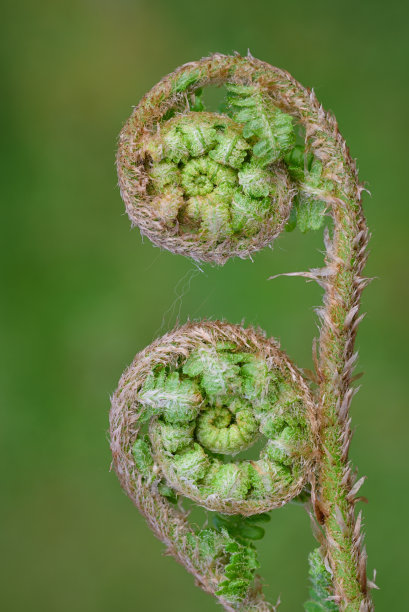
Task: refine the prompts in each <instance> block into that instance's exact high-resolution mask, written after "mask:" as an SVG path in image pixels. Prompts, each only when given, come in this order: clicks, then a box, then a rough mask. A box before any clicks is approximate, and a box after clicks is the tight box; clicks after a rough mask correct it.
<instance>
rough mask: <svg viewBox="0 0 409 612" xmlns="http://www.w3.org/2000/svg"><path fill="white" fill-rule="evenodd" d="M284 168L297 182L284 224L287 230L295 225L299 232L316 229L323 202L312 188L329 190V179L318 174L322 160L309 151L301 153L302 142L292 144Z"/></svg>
mask: <svg viewBox="0 0 409 612" xmlns="http://www.w3.org/2000/svg"><path fill="white" fill-rule="evenodd" d="M284 161H285V163H286V164H287V167H288V172H289V174H290V176H291V178H292V179H293V181H294V182H295V183H296V184H297V186H298V189H299V191H298V194H297V195H296V197H295V198H294V203H293V208H292V210H291V214H290V218H289V221H288V223H287V226H286V230H287V231H288V232H291V231H293V230H294V229H295V228H296V227H298V229H299V230H300V231H301V232H302V233H305V232H308V231H309V230H318V229H320V228H321V227H322V225H323V223H324V221H325V211H326V209H327V205H326V204H325V202H323V201H321V200H319V199H317V198H315V197H314V191H316V192H320V191H323V190H325V191H330V190H331V189H332V183H331V182H330V181H325V180H323V178H322V164H321V162H320V161H319V160H318V159H316V158H315V157H314V155H313V154H312V153H308V154H306V153H305V149H304V147H303V146H302V145H296V146H295V147H294V148H293V149H292V150H291V151H289V152H288V153H287V154H286V155H285V156H284Z"/></svg>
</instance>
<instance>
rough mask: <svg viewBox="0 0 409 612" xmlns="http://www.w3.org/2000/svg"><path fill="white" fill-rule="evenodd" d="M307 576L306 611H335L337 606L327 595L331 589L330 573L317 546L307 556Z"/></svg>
mask: <svg viewBox="0 0 409 612" xmlns="http://www.w3.org/2000/svg"><path fill="white" fill-rule="evenodd" d="M308 561H309V566H310V569H309V576H310V582H311V588H310V599H309V600H308V601H307V602H305V604H304V609H305V610H306V612H337V611H338V606H337V605H336V604H335V603H334V602H333V601H332V600H328V597H329V596H330V595H331V594H332V591H331V584H332V581H331V575H330V573H329V572H328V570H327V569H326V567H325V565H324V562H323V560H322V557H321V552H320V549H319V548H316V549H315V550H313V552H312V553H310V555H309V557H308Z"/></svg>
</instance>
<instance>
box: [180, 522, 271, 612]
mask: <svg viewBox="0 0 409 612" xmlns="http://www.w3.org/2000/svg"><path fill="white" fill-rule="evenodd" d="M187 542H188V544H189V545H190V546H191V547H192V549H193V550H194V551H195V552H196V554H198V555H199V556H200V557H201V558H202V560H203V561H204V562H206V563H209V564H210V563H215V564H216V563H218V564H222V565H223V570H222V571H223V573H224V577H223V579H222V580H221V582H220V583H219V588H218V590H217V591H216V595H219V596H221V597H223V598H224V599H226V601H228V602H230V603H232V604H239V603H240V602H241V601H243V599H245V597H246V595H247V593H248V589H249V587H250V585H251V583H252V581H253V578H254V572H255V570H256V569H257V568H258V567H259V563H258V561H257V553H256V550H255V548H254V547H253V546H252V545H247V544H242V543H240V542H238V541H236V540H235V539H234V538H232V537H231V536H230V534H229V533H228V531H227V530H226V529H224V528H221V529H220V530H217V531H216V530H215V529H209V528H208V529H202V530H201V531H199V532H197V533H195V534H189V535H188V537H187Z"/></svg>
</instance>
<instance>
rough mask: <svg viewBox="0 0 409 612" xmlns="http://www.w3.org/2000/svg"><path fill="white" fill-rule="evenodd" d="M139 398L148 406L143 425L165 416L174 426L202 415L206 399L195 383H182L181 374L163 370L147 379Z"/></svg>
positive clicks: (142, 417) (143, 417)
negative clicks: (203, 401) (168, 372)
mask: <svg viewBox="0 0 409 612" xmlns="http://www.w3.org/2000/svg"><path fill="white" fill-rule="evenodd" d="M138 399H139V401H140V403H141V404H142V405H143V406H144V409H143V412H142V414H141V420H142V422H143V421H146V420H148V419H150V418H151V417H152V416H155V415H157V416H159V415H163V417H164V418H165V420H166V421H169V422H171V423H188V422H189V421H191V420H193V419H194V418H195V417H196V415H197V414H198V412H199V409H200V402H201V399H202V398H201V395H200V392H199V389H198V387H197V384H196V383H195V382H194V381H192V380H188V379H186V380H181V378H180V375H179V372H172V373H171V374H167V372H166V370H165V368H162V369H161V370H159V372H158V373H157V374H156V375H155V374H151V375H150V376H149V377H148V378H147V379H146V381H145V384H144V386H143V388H142V390H141V391H140V392H139V396H138Z"/></svg>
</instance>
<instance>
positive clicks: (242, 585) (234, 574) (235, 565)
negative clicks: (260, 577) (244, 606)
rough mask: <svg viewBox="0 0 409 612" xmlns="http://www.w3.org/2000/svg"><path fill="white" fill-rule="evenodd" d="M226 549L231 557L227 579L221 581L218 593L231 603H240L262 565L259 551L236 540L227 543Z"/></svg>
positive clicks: (227, 566) (227, 567)
mask: <svg viewBox="0 0 409 612" xmlns="http://www.w3.org/2000/svg"><path fill="white" fill-rule="evenodd" d="M225 550H226V552H227V553H229V554H230V558H229V562H228V563H227V565H226V566H225V570H224V575H225V580H223V581H222V582H220V583H219V588H218V590H217V591H216V595H219V596H222V597H224V598H225V599H226V600H227V601H229V602H231V603H239V602H241V601H242V600H243V599H245V597H246V595H247V592H248V590H249V587H250V584H251V583H252V581H253V578H254V572H255V570H256V569H257V568H258V567H259V566H260V564H259V562H258V560H257V552H256V549H255V548H254V547H253V546H251V545H249V546H243V545H242V544H240V543H239V542H236V541H235V540H233V541H231V542H230V543H229V544H227V545H226V549H225Z"/></svg>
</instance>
